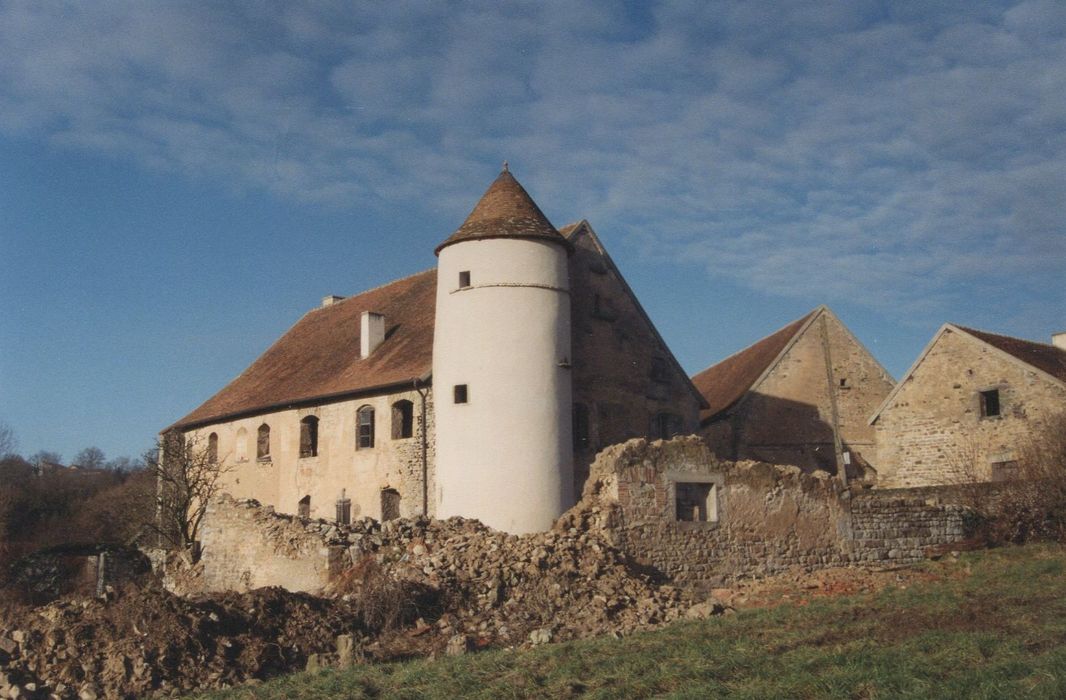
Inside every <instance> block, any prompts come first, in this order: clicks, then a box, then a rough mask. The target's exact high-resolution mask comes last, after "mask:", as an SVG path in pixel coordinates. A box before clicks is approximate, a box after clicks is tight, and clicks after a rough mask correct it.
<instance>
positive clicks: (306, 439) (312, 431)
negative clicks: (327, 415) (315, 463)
mask: <svg viewBox="0 0 1066 700" xmlns="http://www.w3.org/2000/svg"><path fill="white" fill-rule="evenodd" d="M300 456H301V457H317V456H318V418H316V417H315V416H307V417H306V418H304V419H303V420H301V421H300Z"/></svg>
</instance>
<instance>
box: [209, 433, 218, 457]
mask: <svg viewBox="0 0 1066 700" xmlns="http://www.w3.org/2000/svg"><path fill="white" fill-rule="evenodd" d="M207 461H208V462H210V463H211V464H215V463H216V462H218V433H211V434H210V435H208V436H207Z"/></svg>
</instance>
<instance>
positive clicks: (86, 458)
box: [73, 447, 107, 469]
mask: <svg viewBox="0 0 1066 700" xmlns="http://www.w3.org/2000/svg"><path fill="white" fill-rule="evenodd" d="M73 464H76V465H77V466H79V467H81V468H82V469H103V468H104V467H105V466H107V456H106V455H104V451H103V450H101V449H100V448H99V447H86V448H85V449H84V450H82V451H81V452H79V453H78V454H76V455H74V461H73Z"/></svg>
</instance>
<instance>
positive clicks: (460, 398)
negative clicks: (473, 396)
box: [455, 384, 467, 403]
mask: <svg viewBox="0 0 1066 700" xmlns="http://www.w3.org/2000/svg"><path fill="white" fill-rule="evenodd" d="M466 401H467V395H466V384H456V385H455V403H466Z"/></svg>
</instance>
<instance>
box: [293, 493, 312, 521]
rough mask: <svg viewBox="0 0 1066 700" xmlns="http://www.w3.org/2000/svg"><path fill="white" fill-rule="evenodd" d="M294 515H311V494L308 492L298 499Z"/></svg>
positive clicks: (303, 516) (308, 516) (304, 516)
mask: <svg viewBox="0 0 1066 700" xmlns="http://www.w3.org/2000/svg"><path fill="white" fill-rule="evenodd" d="M296 515H298V516H300V517H301V518H310V517H311V496H310V494H308V495H307V496H304V497H303V498H301V499H300V502H299V503H297V504H296Z"/></svg>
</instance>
